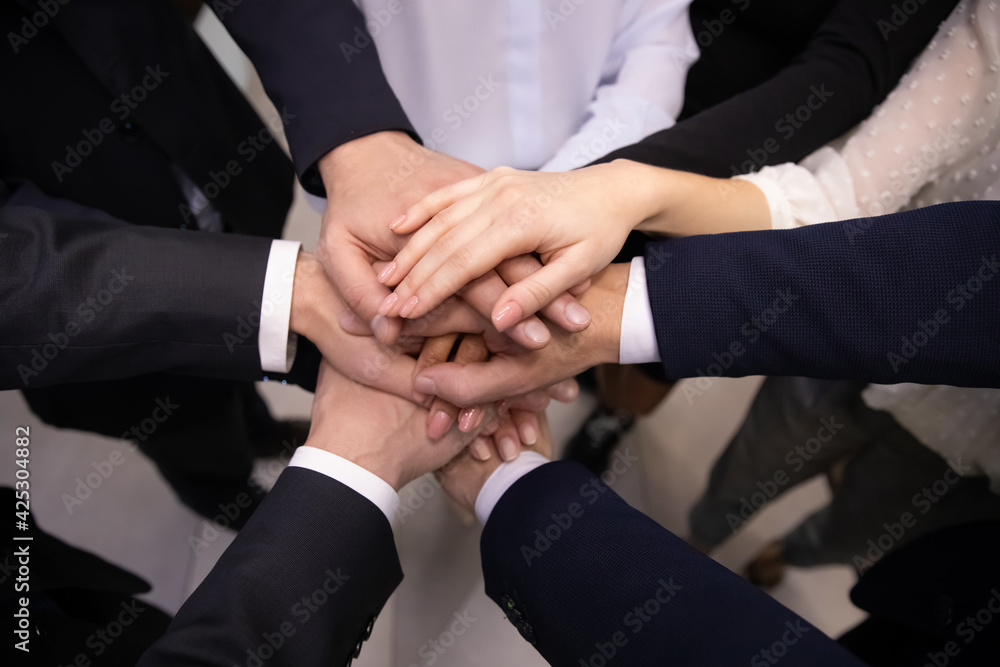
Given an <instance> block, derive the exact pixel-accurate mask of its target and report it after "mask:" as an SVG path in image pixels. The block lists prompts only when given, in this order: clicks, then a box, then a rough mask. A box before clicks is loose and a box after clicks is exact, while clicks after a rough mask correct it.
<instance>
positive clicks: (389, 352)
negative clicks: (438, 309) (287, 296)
mask: <svg viewBox="0 0 1000 667" xmlns="http://www.w3.org/2000/svg"><path fill="white" fill-rule="evenodd" d="M289 326H290V328H291V330H292V331H294V332H296V333H298V334H301V335H303V336H305V337H306V338H308V339H309V340H310V341H312V342H313V343H314V344H315V345H316V347H318V348H319V351H320V352H321V353H322V354H323V357H324V359H326V361H327V362H329V363H330V364H331V365H332V366H333V368H335V369H336V370H337V372H339V373H340V374H342V375H346V376H347V377H349V378H350V379H352V380H355V381H357V382H361V383H363V384H366V385H369V386H371V387H375V388H376V389H380V390H382V391H385V392H389V393H391V394H394V395H396V396H400V397H403V398H407V399H409V400H414V399H413V374H414V373H415V372H416V364H417V362H416V360H415V359H414V358H413V357H411V356H409V353H415V352H417V351H419V349H420V347H419V345H417V346H415V347H414V348H413V349H409V348H407V347H405V346H401V345H393V346H391V347H387V346H384V345H382V344H380V343H379V342H378V341H377V340H375V339H374V338H372V337H371V336H357V335H351V333H348V331H351V330H352V329H356V328H357V326H358V323H357V322H356V321H355V318H354V314H353V313H352V312H351V311H350V310H349V309H348V308H347V305H346V304H345V303H344V302H343V300H342V299H341V298H340V295H339V294H338V293H337V290H336V289H334V287H333V285H332V284H330V281H329V278H328V277H327V275H326V273H325V272H324V271H323V267H322V266H320V264H319V261H318V260H317V259H316V258H315V257H314V256H312V255H310V254H308V253H305V252H300V253H299V258H298V261H297V262H296V263H295V278H294V283H293V285H292V312H291V319H290V322H289ZM345 327H347V331H345ZM427 402H428V403H429V401H427Z"/></svg>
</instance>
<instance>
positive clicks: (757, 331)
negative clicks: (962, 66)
mask: <svg viewBox="0 0 1000 667" xmlns="http://www.w3.org/2000/svg"><path fill="white" fill-rule="evenodd" d="M645 261H646V278H647V281H648V286H649V299H650V304H651V305H652V309H653V319H654V322H655V326H656V336H657V339H658V340H659V348H660V357H661V359H662V363H663V369H664V372H665V373H666V375H667V377H671V378H684V377H691V378H695V377H699V376H707V377H706V379H704V380H702V381H700V382H699V383H693V384H692V386H691V387H690V388H689V390H690V391H700V389H699V387H701V386H702V384H704V383H706V382H711V379H710V378H711V377H712V376H723V377H743V376H746V375H799V376H807V377H814V378H822V379H830V380H863V381H866V382H880V383H890V384H891V383H897V382H919V383H924V384H950V385H956V386H962V387H1000V345H998V335H1000V307H998V304H1000V202H996V201H982V202H959V203H952V204H942V205H940V206H932V207H929V208H923V209H917V210H914V211H907V212H904V213H894V214H892V215H886V216H881V217H878V218H863V219H859V220H847V221H843V222H831V223H826V224H821V225H812V226H810V227H803V228H801V229H794V230H783V231H778V230H765V231H759V232H742V233H735V234H717V235H712V236H693V237H690V238H686V239H673V240H669V241H662V242H657V243H650V244H648V245H647V247H646V256H645Z"/></svg>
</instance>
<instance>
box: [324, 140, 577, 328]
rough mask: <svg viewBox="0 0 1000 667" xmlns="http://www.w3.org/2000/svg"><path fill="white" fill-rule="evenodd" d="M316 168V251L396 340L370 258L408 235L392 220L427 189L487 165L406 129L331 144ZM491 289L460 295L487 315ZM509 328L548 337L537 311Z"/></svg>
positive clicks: (390, 251)
mask: <svg viewBox="0 0 1000 667" xmlns="http://www.w3.org/2000/svg"><path fill="white" fill-rule="evenodd" d="M319 170H320V174H321V176H322V177H323V183H324V185H325V186H326V191H327V207H326V210H325V212H324V214H323V223H322V230H321V233H320V239H319V245H318V247H317V250H316V256H317V258H318V259H319V260H320V262H321V263H322V264H323V267H324V268H325V269H326V271H327V273H328V275H329V276H330V279H331V280H332V282H333V284H334V285H335V286H336V287H337V290H338V291H339V292H340V294H341V295H342V296H343V300H344V301H345V302H346V303H347V305H348V306H349V307H350V309H351V310H352V311H354V312H355V313H356V314H357V315H358V316H359V317H360V318H361V320H362V321H363V322H364V323H365V324H366V325H367V326H368V327H369V328H370V329H371V331H372V332H374V334H375V336H376V337H377V338H378V339H379V340H380V341H382V342H383V343H393V342H395V340H396V338H397V337H398V335H399V330H400V321H399V318H394V317H385V313H381V314H380V312H379V308H380V306H381V304H382V303H383V301H385V299H386V298H387V297H388V296H389V291H388V289H387V288H386V287H385V286H383V285H382V284H380V283H379V282H378V280H377V279H376V274H375V270H374V268H373V266H372V264H373V263H374V262H375V261H377V260H389V259H391V258H392V257H393V256H394V255H395V254H396V253H397V252H398V251H399V250H400V249H402V247H403V244H404V243H405V238H403V237H400V236H398V235H396V234H394V233H393V232H392V231H391V230H390V229H389V228H388V225H389V224H390V223H391V222H392V221H393V220H395V219H398V218H399V217H400V216H401V215H402V214H403V212H404V211H405V210H406V209H407V207H409V206H411V205H413V204H414V203H416V202H417V201H419V200H420V199H421V198H422V197H424V196H426V195H427V194H429V193H431V192H433V191H435V190H437V189H439V188H441V187H444V186H446V185H449V184H451V183H454V182H456V181H460V180H463V179H465V178H468V177H470V176H473V175H475V174H479V173H482V169H480V168H479V167H476V166H474V165H471V164H469V163H467V162H463V161H462V160H458V159H456V158H453V157H449V156H447V155H444V154H442V153H437V152H435V151H432V150H429V149H426V148H424V147H422V146H420V145H419V144H417V143H416V142H414V141H413V140H412V139H411V138H410V137H409V136H408V135H406V134H404V133H402V132H378V133H376V134H372V135H368V136H365V137H361V138H358V139H355V140H353V141H350V142H348V143H346V144H343V145H341V146H339V147H337V148H335V149H334V150H332V151H330V153H328V154H327V155H325V156H324V157H323V158H322V159H320V161H319ZM539 267H540V265H539ZM490 284H492V292H499V291H503V290H504V289H506V283H504V282H503V280H501V278H500V277H499V276H498V275H496V274H495V273H493V274H491V275H490V276H488V278H487V281H486V285H490ZM492 292H491V293H488V294H485V295H484V294H482V293H478V292H477V291H472V292H469V291H467V293H466V294H464V295H463V298H464V299H465V300H466V301H467V302H468V303H469V304H470V305H471V306H473V308H476V309H477V310H479V311H480V312H482V313H485V314H486V315H487V316H488V314H489V312H490V309H491V308H492V305H493V304H492V300H491V294H492ZM564 309H565V307H564ZM557 315H559V316H561V317H564V315H563V313H557ZM552 319H553V321H554V322H556V323H557V324H560V325H561V326H562V325H564V324H565V325H567V326H568V327H569V329H568V330H576V328H579V327H576V328H574V326H575V325H573V323H572V321H571V320H569V319H565V318H564V319H565V321H560V319H559V318H558V317H553V318H552ZM510 336H511V338H512V339H513V340H515V341H517V342H518V343H520V344H521V345H524V346H526V347H530V348H538V347H544V346H545V345H546V344H547V343H548V341H549V338H550V336H549V331H548V328H547V327H545V325H544V324H542V322H541V320H539V319H538V318H535V317H530V318H525V319H524V320H523V322H521V323H520V324H518V325H517V326H516V327H514V328H513V330H512V331H511V332H510Z"/></svg>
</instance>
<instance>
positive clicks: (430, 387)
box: [413, 377, 437, 396]
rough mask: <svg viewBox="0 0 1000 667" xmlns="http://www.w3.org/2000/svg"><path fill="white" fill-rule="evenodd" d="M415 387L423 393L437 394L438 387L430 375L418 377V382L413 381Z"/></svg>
mask: <svg viewBox="0 0 1000 667" xmlns="http://www.w3.org/2000/svg"><path fill="white" fill-rule="evenodd" d="M413 388H414V389H416V390H417V391H419V392H420V393H421V394H428V395H430V396H434V395H437V387H436V386H435V385H434V380H432V379H430V378H428V377H419V378H417V380H416V382H414V383H413Z"/></svg>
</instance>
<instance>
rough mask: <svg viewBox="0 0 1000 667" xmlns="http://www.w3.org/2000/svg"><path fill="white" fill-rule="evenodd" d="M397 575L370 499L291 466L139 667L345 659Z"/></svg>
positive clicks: (389, 540)
mask: <svg viewBox="0 0 1000 667" xmlns="http://www.w3.org/2000/svg"><path fill="white" fill-rule="evenodd" d="M402 578H403V573H402V571H401V570H400V567H399V559H398V557H397V555H396V546H395V543H394V542H393V537H392V528H391V527H390V526H389V522H388V521H386V518H385V515H384V514H382V512H381V511H380V510H379V509H378V508H377V507H376V506H375V505H374V504H372V503H371V502H370V501H369V500H368V499H367V498H365V497H363V496H361V495H360V494H358V493H356V492H355V491H353V490H352V489H350V488H348V487H346V486H344V485H343V484H341V483H340V482H338V481H336V480H333V479H331V478H329V477H326V476H325V475H322V474H320V473H317V472H314V471H312V470H306V469H303V468H288V469H286V470H285V471H284V472H283V473H281V476H280V477H279V478H278V481H277V483H276V484H275V486H274V488H273V489H272V490H271V492H270V493H269V494H268V497H267V499H266V500H265V501H264V502H263V503H262V504H261V506H260V508H259V509H258V510H257V511H256V512H255V513H254V515H253V516H252V517H251V518H250V520H249V522H248V523H247V525H246V526H245V527H244V528H243V530H242V531H240V534H239V537H237V538H236V540H235V541H234V542H233V543H232V545H230V547H229V548H228V549H227V550H226V552H225V553H224V554H223V555H222V558H221V559H219V562H218V563H217V564H216V565H215V567H214V568H213V569H212V571H211V572H210V573H209V575H208V577H207V578H206V579H205V581H204V582H202V584H201V585H200V586H199V587H198V589H197V590H195V592H194V593H193V594H192V595H191V597H190V598H188V600H187V602H185V603H184V606H182V607H181V609H180V611H179V612H177V616H176V617H175V618H174V621H173V623H171V625H170V628H169V629H168V630H167V633H166V634H165V635H164V636H163V638H162V639H160V640H159V641H158V642H157V643H156V644H154V645H153V647H152V648H150V649H149V651H147V652H146V654H145V655H144V656H143V659H142V660H141V661H140V662H139V667H167V666H171V667H173V666H178V667H179V666H181V665H184V666H187V665H205V666H208V665H211V666H213V667H214V666H216V665H217V666H218V667H232V666H233V665H248V664H250V665H253V664H264V665H269V666H270V667H278V666H280V665H288V666H290V667H292V666H294V667H308V666H309V665H331V666H334V667H340V666H341V665H346V664H348V663H349V662H350V660H351V658H352V657H354V656H356V655H357V653H359V652H360V650H361V644H362V642H363V641H364V640H365V639H367V638H368V636H369V635H370V634H371V629H372V625H373V623H374V622H375V617H376V616H377V615H378V613H379V611H381V609H382V606H383V605H384V604H385V602H386V600H388V599H389V596H390V595H391V594H392V591H393V590H394V589H395V588H396V586H398V585H399V582H400V581H401V580H402Z"/></svg>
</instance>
